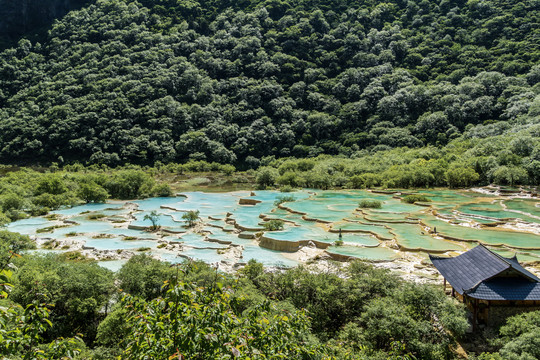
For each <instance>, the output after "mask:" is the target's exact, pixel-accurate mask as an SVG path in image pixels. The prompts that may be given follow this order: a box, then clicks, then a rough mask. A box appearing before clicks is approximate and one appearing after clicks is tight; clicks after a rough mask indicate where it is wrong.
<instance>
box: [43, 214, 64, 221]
mask: <svg viewBox="0 0 540 360" xmlns="http://www.w3.org/2000/svg"><path fill="white" fill-rule="evenodd" d="M44 218H45V219H47V220H49V221H54V220H58V219H60V215H58V214H49V215H46V216H44Z"/></svg>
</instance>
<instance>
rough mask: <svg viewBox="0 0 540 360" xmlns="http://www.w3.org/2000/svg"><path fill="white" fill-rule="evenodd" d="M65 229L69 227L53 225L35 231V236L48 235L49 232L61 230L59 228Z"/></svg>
mask: <svg viewBox="0 0 540 360" xmlns="http://www.w3.org/2000/svg"><path fill="white" fill-rule="evenodd" d="M65 227H69V225H53V226H47V227H44V228H41V229H37V230H36V233H37V234H42V233H49V232H53V231H54V230H55V229H61V228H65Z"/></svg>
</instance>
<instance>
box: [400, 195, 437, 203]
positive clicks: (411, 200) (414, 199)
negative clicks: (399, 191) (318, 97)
mask: <svg viewBox="0 0 540 360" xmlns="http://www.w3.org/2000/svg"><path fill="white" fill-rule="evenodd" d="M401 201H403V202H406V203H407V204H414V203H415V202H430V201H431V199H429V198H428V197H427V196H425V195H422V194H412V195H407V196H404V197H402V198H401Z"/></svg>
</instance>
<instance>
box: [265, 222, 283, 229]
mask: <svg viewBox="0 0 540 360" xmlns="http://www.w3.org/2000/svg"><path fill="white" fill-rule="evenodd" d="M284 224H285V223H284V222H283V220H270V221H267V222H265V223H264V224H263V226H264V229H265V230H267V231H278V230H283V227H284Z"/></svg>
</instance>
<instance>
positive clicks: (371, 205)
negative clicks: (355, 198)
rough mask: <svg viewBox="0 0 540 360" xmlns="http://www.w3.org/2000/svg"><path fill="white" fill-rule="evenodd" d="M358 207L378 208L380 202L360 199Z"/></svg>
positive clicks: (380, 205) (380, 204)
mask: <svg viewBox="0 0 540 360" xmlns="http://www.w3.org/2000/svg"><path fill="white" fill-rule="evenodd" d="M358 207H360V208H363V209H380V208H381V207H382V202H380V201H379V200H374V199H362V200H360V202H359V203H358Z"/></svg>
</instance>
